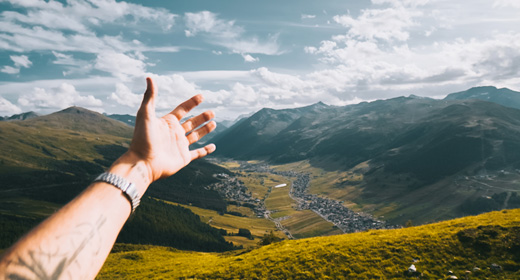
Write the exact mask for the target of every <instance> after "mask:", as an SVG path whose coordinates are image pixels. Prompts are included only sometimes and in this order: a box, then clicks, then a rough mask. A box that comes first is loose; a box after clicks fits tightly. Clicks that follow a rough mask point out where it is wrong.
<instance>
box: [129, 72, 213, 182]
mask: <svg viewBox="0 0 520 280" xmlns="http://www.w3.org/2000/svg"><path fill="white" fill-rule="evenodd" d="M146 82H147V88H146V92H145V93H144V97H143V102H142V103H141V107H140V108H139V111H138V112H137V118H136V123H135V129H134V136H133V138H132V143H131V144H130V149H129V150H128V153H131V154H133V155H134V156H136V157H137V159H138V160H141V161H143V162H144V163H145V164H146V166H147V168H148V173H149V174H148V175H149V179H150V182H153V181H155V180H157V179H160V178H165V177H168V176H171V175H173V174H175V173H176V172H177V171H179V170H180V169H181V168H183V167H184V166H186V165H188V164H189V163H190V162H191V161H192V160H195V159H198V158H202V157H204V156H206V155H208V154H210V153H212V152H213V151H215V149H216V147H215V145H213V144H209V145H206V146H205V147H203V148H199V149H196V150H192V151H190V150H189V146H190V145H191V144H193V143H195V142H197V141H198V140H200V139H201V138H202V137H204V136H205V135H206V134H208V133H209V132H211V131H213V130H214V129H215V127H216V123H215V122H214V121H210V122H208V121H209V120H211V119H213V118H214V116H215V115H214V113H213V112H212V111H206V112H204V113H202V114H200V115H198V116H195V117H192V118H190V119H188V120H186V121H185V122H183V123H182V124H181V123H180V120H181V119H182V118H183V117H184V116H185V115H186V114H187V113H188V112H189V111H191V110H192V109H193V108H195V107H196V106H198V105H199V104H200V103H201V102H202V100H203V97H202V95H200V94H199V95H195V96H193V97H192V98H190V99H188V100H187V101H185V102H183V103H182V104H180V105H179V106H177V108H175V109H173V111H171V112H170V113H168V114H167V115H165V116H163V117H162V118H157V117H156V116H155V99H156V97H157V90H156V88H155V85H154V82H153V80H152V79H151V78H147V79H146ZM205 122H208V123H206V124H205V125H204V126H202V127H201V128H198V129H197V127H198V126H200V125H202V124H203V123H205Z"/></svg>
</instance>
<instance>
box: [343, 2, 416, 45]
mask: <svg viewBox="0 0 520 280" xmlns="http://www.w3.org/2000/svg"><path fill="white" fill-rule="evenodd" d="M421 15H422V13H421V12H419V11H416V10H412V9H407V8H404V7H398V8H394V7H392V8H387V9H367V10H363V11H362V12H361V15H360V16H359V17H357V18H353V17H352V16H350V15H348V14H347V15H341V16H340V15H337V16H334V17H333V19H334V21H335V22H337V23H339V24H341V25H343V26H345V27H347V28H349V30H348V32H347V34H348V36H349V37H351V38H359V39H363V40H374V39H378V40H384V41H392V40H398V41H406V40H407V39H408V38H409V36H410V34H409V29H410V28H411V27H413V26H415V25H416V24H417V23H416V22H415V21H414V18H417V17H419V16H421Z"/></svg>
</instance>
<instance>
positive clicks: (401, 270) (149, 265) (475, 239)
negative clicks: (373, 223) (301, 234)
mask: <svg viewBox="0 0 520 280" xmlns="http://www.w3.org/2000/svg"><path fill="white" fill-rule="evenodd" d="M412 264H413V265H414V266H415V268H416V272H408V271H409V268H410V266H411V265H412ZM450 271H451V274H452V275H453V276H456V277H457V278H458V279H465V277H467V279H518V278H519V277H520V209H515V210H504V211H501V212H490V213H486V214H482V215H479V216H471V217H465V218H460V219H455V220H451V221H445V222H441V223H436V224H431V225H425V226H420V227H411V228H404V229H397V230H377V231H368V232H363V233H354V234H345V235H337V236H329V237H315V238H308V239H301V240H287V241H283V242H280V243H275V244H272V245H269V246H265V247H262V248H258V249H254V250H251V251H235V252H228V253H223V254H217V253H196V252H188V251H178V250H172V249H170V248H166V247H146V246H140V247H139V246H133V247H132V246H122V245H118V246H116V247H115V250H114V251H113V253H112V254H111V255H110V256H109V258H108V261H107V262H106V264H105V266H104V267H103V269H102V271H101V273H100V274H99V276H98V279H114V278H127V279H130V278H132V279H144V278H154V279H186V278H188V279H189V278H193V279H328V278H330V279H395V278H398V279H403V278H404V279H406V278H411V279H415V278H416V277H419V278H420V279H447V278H448V277H449V276H451V275H450ZM451 279H456V278H451Z"/></svg>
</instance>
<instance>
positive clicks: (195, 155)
mask: <svg viewBox="0 0 520 280" xmlns="http://www.w3.org/2000/svg"><path fill="white" fill-rule="evenodd" d="M216 149H217V147H216V146H215V144H209V145H206V146H204V147H202V148H199V149H196V150H193V151H190V153H191V160H196V159H199V158H203V157H205V156H207V155H209V154H211V153H213V152H214V151H215V150H216Z"/></svg>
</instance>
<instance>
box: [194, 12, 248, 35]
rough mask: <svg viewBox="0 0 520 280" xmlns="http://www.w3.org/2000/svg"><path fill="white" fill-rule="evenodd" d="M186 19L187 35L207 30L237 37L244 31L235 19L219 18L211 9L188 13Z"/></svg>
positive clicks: (206, 31)
mask: <svg viewBox="0 0 520 280" xmlns="http://www.w3.org/2000/svg"><path fill="white" fill-rule="evenodd" d="M184 19H185V24H186V28H187V29H186V32H187V33H186V36H188V37H191V36H195V35H197V33H200V32H205V33H212V34H218V36H219V37H221V38H236V37H239V36H240V35H241V34H242V33H243V32H244V29H243V28H242V27H240V26H236V25H235V22H234V21H224V20H221V19H218V18H217V15H216V14H214V13H212V12H209V11H202V12H198V13H186V14H185V15H184Z"/></svg>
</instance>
